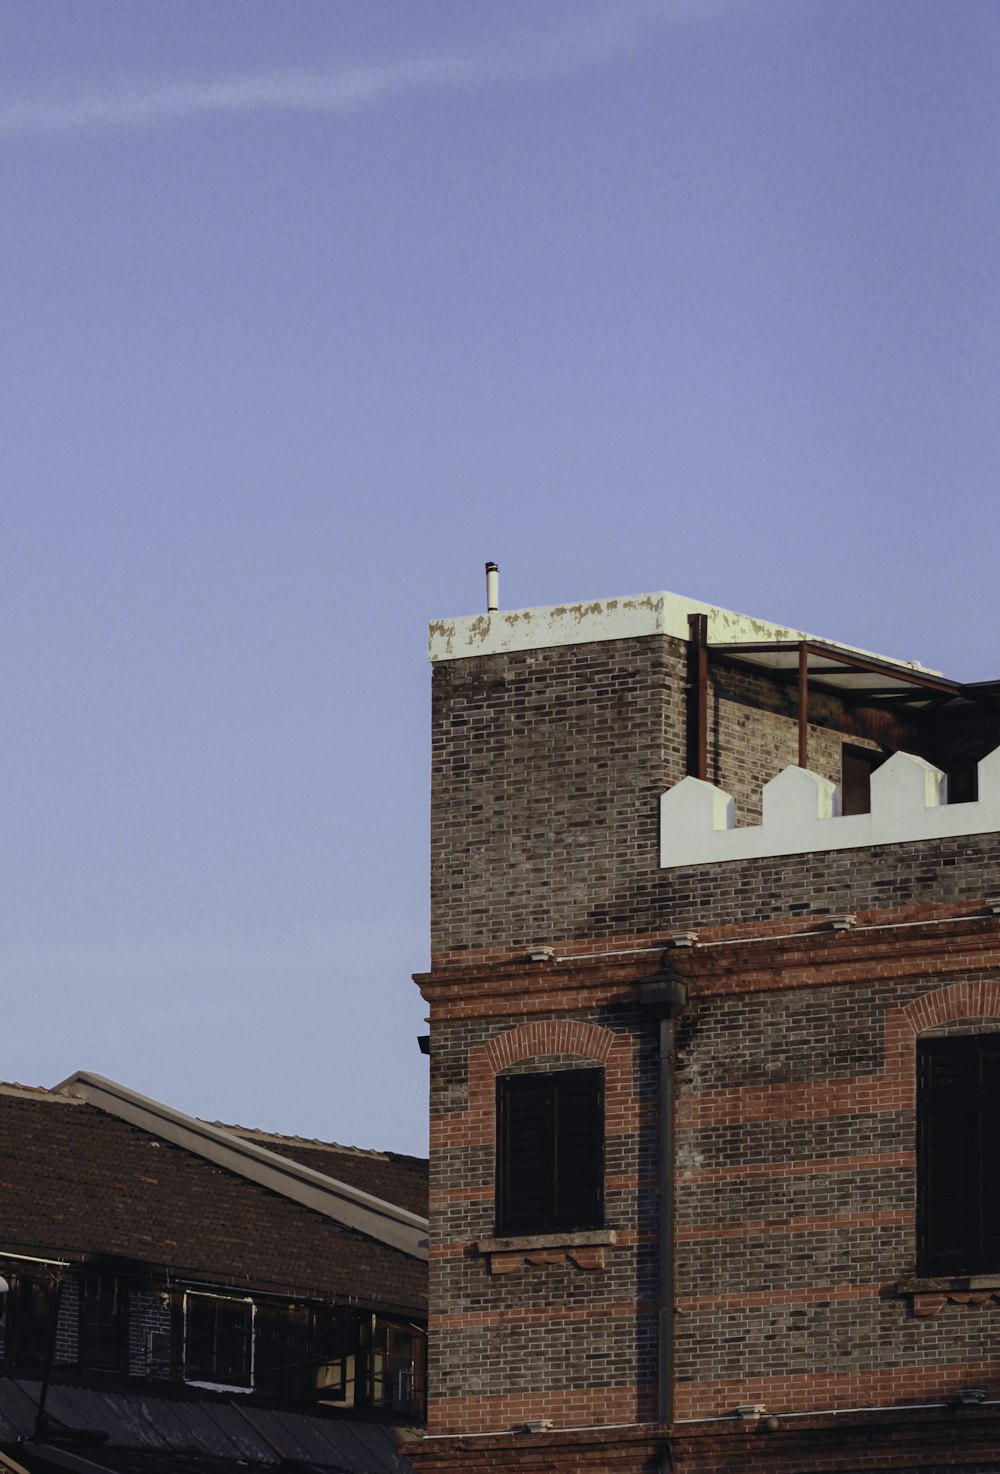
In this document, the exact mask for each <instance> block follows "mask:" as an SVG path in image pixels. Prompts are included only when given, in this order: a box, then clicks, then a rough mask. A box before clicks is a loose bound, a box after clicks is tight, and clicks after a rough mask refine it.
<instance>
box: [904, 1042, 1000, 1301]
mask: <svg viewBox="0 0 1000 1474" xmlns="http://www.w3.org/2000/svg"><path fill="white" fill-rule="evenodd" d="M917 1081H918V1087H917V1171H918V1182H917V1236H918V1253H919V1269H920V1272H921V1273H922V1274H928V1275H932V1274H980V1273H984V1272H986V1271H998V1270H1000V1033H996V1034H962V1035H957V1036H954V1037H951V1038H944V1039H922V1040H919V1041H918V1045H917Z"/></svg>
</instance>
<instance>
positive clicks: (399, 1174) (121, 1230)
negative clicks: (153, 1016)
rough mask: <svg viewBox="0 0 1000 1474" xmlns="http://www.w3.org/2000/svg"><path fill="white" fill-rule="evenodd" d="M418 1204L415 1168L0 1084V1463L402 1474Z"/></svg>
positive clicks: (416, 1375)
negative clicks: (399, 1427) (399, 1429)
mask: <svg viewBox="0 0 1000 1474" xmlns="http://www.w3.org/2000/svg"><path fill="white" fill-rule="evenodd" d="M425 1213H426V1163H425V1162H423V1161H422V1160H420V1159H416V1158H411V1157H403V1156H398V1155H395V1154H389V1153H385V1152H373V1151H358V1150H355V1149H352V1148H348V1147H341V1146H337V1145H334V1144H331V1143H326V1142H321V1141H310V1140H302V1139H299V1138H289V1137H282V1136H276V1135H270V1134H267V1133H264V1132H260V1131H253V1130H249V1129H246V1128H242V1127H223V1126H218V1125H214V1124H211V1123H208V1122H204V1121H198V1120H196V1119H194V1118H193V1117H191V1116H187V1115H185V1114H183V1113H182V1112H180V1111H176V1110H173V1109H171V1108H170V1107H169V1106H166V1105H163V1104H161V1103H160V1102H158V1101H154V1100H150V1099H149V1098H147V1097H145V1096H142V1095H139V1094H137V1093H136V1092H135V1091H132V1090H129V1089H127V1088H126V1087H124V1086H121V1085H118V1084H116V1083H115V1082H114V1081H111V1080H105V1079H102V1078H101V1077H100V1076H97V1075H90V1074H85V1073H81V1074H77V1075H75V1076H73V1077H72V1079H70V1080H67V1081H65V1082H64V1083H63V1084H62V1085H61V1086H59V1087H57V1088H56V1089H54V1090H41V1089H32V1088H28V1087H25V1086H21V1085H6V1084H3V1085H0V1276H2V1280H3V1283H2V1284H0V1292H3V1293H2V1294H0V1469H3V1468H21V1469H23V1470H28V1471H29V1474H52V1471H55V1470H61V1469H67V1470H71V1471H75V1474H105V1471H108V1470H114V1471H118V1474H161V1471H163V1470H164V1469H170V1470H177V1471H187V1474H207V1471H208V1470H211V1471H213V1474H235V1471H237V1470H238V1471H240V1474H248V1471H251V1470H253V1469H254V1468H258V1467H259V1468H260V1469H262V1470H265V1471H266V1470H267V1469H269V1468H274V1467H277V1466H278V1465H279V1464H281V1466H282V1467H283V1468H288V1467H308V1469H309V1470H311V1471H316V1474H321V1471H327V1474H344V1471H351V1474H408V1471H409V1469H410V1466H409V1464H408V1463H407V1462H406V1460H405V1457H404V1456H403V1455H402V1454H401V1452H400V1450H399V1438H398V1433H397V1429H396V1428H395V1427H393V1426H392V1425H393V1424H403V1425H405V1424H410V1423H413V1422H418V1421H420V1420H421V1418H422V1415H423V1366H424V1343H425V1325H426V1274H427V1266H426V1254H427V1249H426V1220H425V1217H424V1216H423V1215H424V1214H425ZM4 1302H5V1303H4ZM5 1458H7V1460H8V1462H7V1463H4V1459H5ZM10 1459H13V1461H14V1462H13V1464H11V1463H10Z"/></svg>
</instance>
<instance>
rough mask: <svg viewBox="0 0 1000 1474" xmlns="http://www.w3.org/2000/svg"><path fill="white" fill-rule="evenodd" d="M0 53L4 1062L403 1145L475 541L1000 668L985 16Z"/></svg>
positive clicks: (238, 18)
mask: <svg viewBox="0 0 1000 1474" xmlns="http://www.w3.org/2000/svg"><path fill="white" fill-rule="evenodd" d="M2 29H3V46H2V48H0V187H2V202H3V204H2V210H0V313H2V317H0V324H2V355H0V365H2V368H0V372H2V376H3V377H2V383H0V488H2V496H0V513H2V525H0V620H2V631H3V635H2V641H0V680H2V706H0V710H2V717H0V757H2V771H3V773H4V786H3V802H2V808H0V813H2V831H0V833H2V849H0V936H2V948H0V978H2V984H3V995H2V996H3V1000H4V1018H5V1024H4V1028H3V1047H2V1053H0V1075H2V1076H3V1077H5V1078H7V1079H18V1080H23V1081H26V1082H28V1083H44V1084H51V1083H54V1082H55V1081H57V1080H59V1079H61V1078H63V1077H64V1076H65V1075H67V1074H69V1073H70V1072H71V1071H72V1070H74V1069H78V1068H82V1069H91V1070H96V1071H99V1072H101V1073H104V1074H108V1075H111V1076H113V1077H115V1078H117V1079H120V1080H122V1081H124V1082H125V1083H126V1084H129V1085H132V1086H134V1087H136V1088H137V1089H140V1090H143V1091H145V1092H147V1093H149V1094H152V1095H154V1096H157V1097H159V1098H161V1099H164V1100H166V1101H168V1102H170V1103H171V1104H173V1105H175V1106H178V1107H180V1108H181V1109H185V1110H189V1111H193V1112H195V1113H197V1114H201V1115H206V1116H208V1117H212V1118H222V1119H224V1120H229V1121H239V1122H243V1123H246V1124H251V1125H256V1126H261V1127H268V1128H271V1129H275V1130H284V1131H290V1132H298V1133H301V1134H303V1135H317V1136H323V1137H329V1138H333V1139H336V1140H341V1141H346V1142H354V1143H357V1144H359V1145H377V1146H385V1147H393V1148H396V1149H399V1150H421V1149H422V1147H423V1143H424V1140H425V1128H424V1113H425V1105H424V1102H425V1069H426V1062H425V1061H424V1060H423V1059H422V1057H421V1056H420V1055H419V1054H418V1052H417V1047H416V1043H415V1035H416V1034H417V1033H419V1032H421V1031H422V1028H423V1024H422V1015H423V1012H424V1010H423V1006H422V1004H421V1000H420V998H419V995H418V994H417V992H416V989H415V988H414V987H413V985H412V983H410V981H409V975H410V973H411V972H413V971H414V970H419V969H421V968H423V967H424V966H425V965H426V961H427V930H428V918H427V862H428V856H427V839H426V834H427V808H428V762H429V759H428V733H427V725H428V688H429V669H428V667H427V665H426V663H425V627H426V622H427V620H428V619H430V618H433V617H438V616H449V615H456V614H467V613H474V612H477V611H478V610H479V609H480V608H481V607H482V606H483V574H482V568H483V562H484V560H485V559H487V558H495V559H497V560H498V561H499V563H500V565H501V600H502V603H503V604H504V606H505V607H516V606H520V605H532V604H549V603H556V602H560V601H563V600H576V599H585V598H591V597H595V598H596V597H604V596H610V595H618V594H628V593H640V592H645V591H649V590H659V589H669V590H673V591H675V592H678V593H683V594H689V595H692V596H693V597H696V598H702V599H706V600H709V601H712V602H715V603H719V604H722V605H724V606H726V607H729V608H734V609H737V610H741V611H743V612H746V613H751V614H756V615H760V616H761V617H764V618H769V619H774V620H776V621H779V622H784V623H788V624H791V625H794V626H796V627H799V628H804V629H806V630H810V631H812V632H814V633H816V634H819V635H824V636H827V637H830V638H833V639H840V640H844V641H847V642H851V643H855V644H859V645H863V646H866V647H868V648H871V649H875V650H880V651H883V652H884V653H886V654H888V655H894V656H899V657H904V658H916V659H920V660H923V661H924V662H925V663H926V664H929V665H932V666H936V667H938V668H942V669H944V670H945V671H946V672H947V673H948V674H949V675H953V676H956V677H959V678H967V679H985V678H987V677H994V676H998V675H1000V658H998V651H997V641H996V635H995V626H996V605H997V592H996V589H997V576H998V575H997V534H996V527H997V510H996V489H997V486H998V484H1000V475H998V472H1000V414H998V406H1000V320H998V318H1000V312H998V305H1000V177H998V175H1000V85H998V79H1000V6H998V5H997V4H996V3H995V0H660V3H656V0H645V3H643V0H636V3H633V0H618V3H611V4H607V3H603V0H503V3H502V4H497V3H490V4H486V3H479V4H475V3H470V0H423V3H421V4H413V3H411V0H392V3H390V0H364V3H336V0H316V3H313V0H294V3H284V4H276V3H275V0H240V3H238V4H237V3H228V0H216V3H214V4H211V5H207V4H205V3H204V0H169V3H166V0H102V3H90V4H80V3H79V0H72V3H68V0H67V3H60V0H46V3H45V4H39V3H38V0H5V3H4V4H3V7H2Z"/></svg>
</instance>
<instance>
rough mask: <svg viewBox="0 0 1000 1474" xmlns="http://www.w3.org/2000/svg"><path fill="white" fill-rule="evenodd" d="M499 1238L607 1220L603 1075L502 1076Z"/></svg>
mask: <svg viewBox="0 0 1000 1474" xmlns="http://www.w3.org/2000/svg"><path fill="white" fill-rule="evenodd" d="M496 1187H497V1218H496V1229H497V1233H498V1234H535V1233H553V1232H560V1231H562V1230H573V1229H586V1228H600V1227H601V1226H602V1225H603V1222H604V1071H603V1070H600V1069H584V1070H566V1071H564V1072H562V1073H560V1074H555V1075H500V1076H498V1077H497V1183H496Z"/></svg>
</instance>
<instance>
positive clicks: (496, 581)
mask: <svg viewBox="0 0 1000 1474" xmlns="http://www.w3.org/2000/svg"><path fill="white" fill-rule="evenodd" d="M499 608H500V570H499V568H498V567H497V565H496V564H495V563H487V565H486V613H487V614H496V612H497V610H498V609H499Z"/></svg>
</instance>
